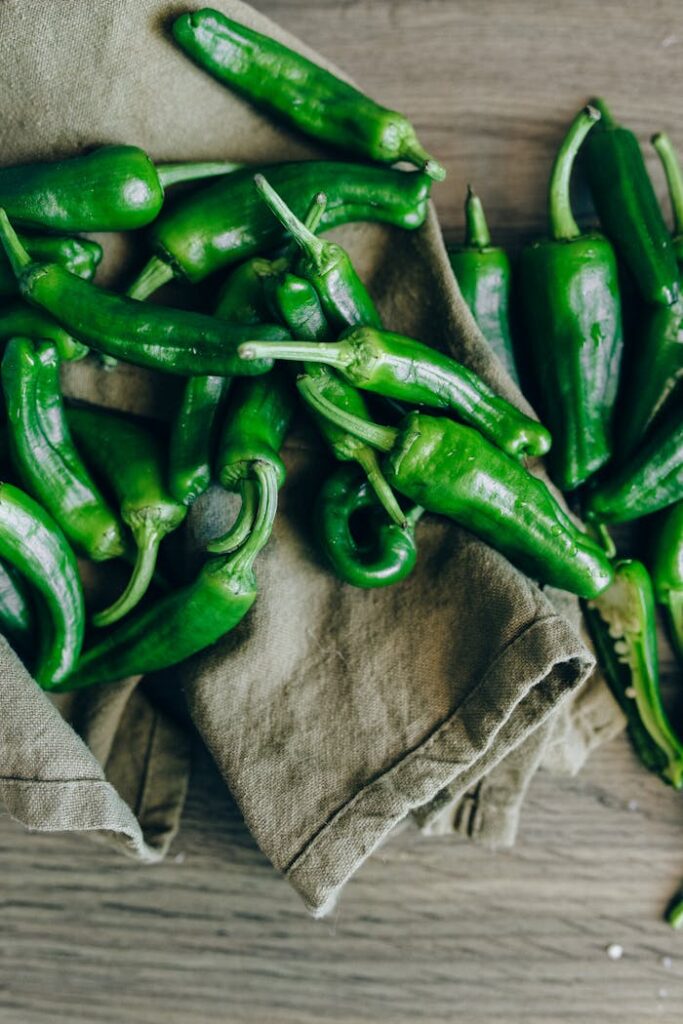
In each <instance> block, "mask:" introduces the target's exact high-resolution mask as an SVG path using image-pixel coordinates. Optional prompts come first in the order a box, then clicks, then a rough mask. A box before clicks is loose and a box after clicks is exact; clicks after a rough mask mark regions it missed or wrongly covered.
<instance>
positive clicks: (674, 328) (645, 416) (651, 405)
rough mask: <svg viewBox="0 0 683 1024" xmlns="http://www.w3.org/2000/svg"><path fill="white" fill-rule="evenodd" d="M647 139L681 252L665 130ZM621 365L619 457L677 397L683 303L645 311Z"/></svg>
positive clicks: (682, 188) (680, 206)
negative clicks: (663, 179) (656, 158)
mask: <svg viewBox="0 0 683 1024" xmlns="http://www.w3.org/2000/svg"><path fill="white" fill-rule="evenodd" d="M652 141H653V143H654V146H655V149H656V150H657V153H658V154H659V157H660V159H661V161H662V164H663V166H664V171H665V174H666V178H667V183H668V186H669V195H670V197H671V205H672V207H673V210H674V223H675V231H676V235H675V236H674V239H673V241H674V251H680V249H681V245H682V243H681V238H680V232H681V228H682V227H683V223H682V220H681V218H683V176H682V175H681V168H680V165H679V163H678V160H677V157H676V154H675V152H674V149H673V147H672V145H671V142H670V141H669V139H668V138H667V136H666V135H655V136H653V140H652ZM679 271H680V268H679ZM624 370H625V376H624V381H623V383H622V385H621V387H620V400H621V404H622V413H623V415H622V417H621V421H622V422H620V427H619V449H620V455H621V457H622V458H624V457H628V456H629V455H630V454H632V453H633V452H634V451H635V450H636V448H637V447H638V444H639V443H640V442H641V441H642V439H643V438H644V437H645V435H646V434H647V431H648V429H649V428H650V426H651V425H652V424H653V422H654V421H655V419H656V418H657V417H658V416H660V415H661V414H662V412H663V410H664V409H665V407H666V406H667V405H673V403H674V402H676V401H679V400H680V399H681V397H682V396H681V394H680V381H681V378H682V377H683V302H681V301H678V302H674V303H673V304H672V305H670V306H657V307H656V308H651V307H648V308H647V309H646V310H644V312H643V323H642V324H641V325H640V326H639V329H638V334H637V338H635V339H634V343H633V345H632V346H631V348H630V350H629V359H628V362H627V363H626V365H625V367H624Z"/></svg>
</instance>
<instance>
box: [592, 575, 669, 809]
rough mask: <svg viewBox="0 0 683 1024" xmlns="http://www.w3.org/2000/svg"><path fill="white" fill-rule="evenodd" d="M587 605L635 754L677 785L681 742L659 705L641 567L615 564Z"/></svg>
mask: <svg viewBox="0 0 683 1024" xmlns="http://www.w3.org/2000/svg"><path fill="white" fill-rule="evenodd" d="M588 609H589V616H588V621H589V625H590V629H591V634H592V635H593V637H594V639H595V641H596V647H597V649H598V654H599V655H600V656H601V657H600V660H601V664H602V665H603V667H605V669H606V675H607V679H608V682H609V683H610V687H611V689H612V692H613V693H614V695H615V697H616V699H617V701H618V702H619V704H620V705H621V707H622V708H623V710H624V712H625V713H626V717H627V720H628V722H629V730H630V731H631V735H632V738H633V741H634V745H635V746H636V749H637V751H638V753H639V755H640V756H641V758H642V759H643V760H644V763H645V765H646V766H647V767H648V768H649V769H650V770H651V771H657V772H658V773H660V774H661V775H662V776H663V777H664V778H665V779H666V780H667V781H668V782H670V783H671V785H673V786H674V787H675V788H676V789H681V788H683V742H681V740H680V739H679V738H678V736H677V735H676V733H675V731H674V729H673V728H672V726H671V723H670V722H669V719H668V717H667V714H666V711H665V710H664V706H663V704H662V699H661V694H660V690H659V665H658V659H657V620H656V616H655V600H654V592H653V589H652V581H651V579H650V576H649V574H648V571H647V569H646V568H645V566H644V565H643V564H642V563H641V562H636V561H633V560H631V559H629V560H623V561H620V562H617V563H616V565H615V566H614V582H613V583H612V585H611V587H609V588H608V589H607V590H605V591H604V592H603V593H602V594H600V595H599V596H598V597H596V598H594V599H593V600H592V601H590V602H589V604H588ZM610 648H611V652H610ZM653 745H654V749H653Z"/></svg>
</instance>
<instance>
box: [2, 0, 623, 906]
mask: <svg viewBox="0 0 683 1024" xmlns="http://www.w3.org/2000/svg"><path fill="white" fill-rule="evenodd" d="M200 6H201V4H194V3H189V4H188V3H187V2H184V0H181V2H169V0H99V3H97V4H92V3H91V2H89V0H60V2H59V4H46V3H44V0H3V3H2V4H0V55H1V56H2V60H1V61H0V68H1V69H2V71H1V72H0V74H1V75H2V83H3V89H2V91H1V92H0V110H1V113H2V117H1V118H0V136H1V138H2V146H1V147H0V160H1V161H2V162H4V163H7V164H9V163H16V162H18V161H23V160H30V159H35V158H51V157H54V156H63V155H68V154H73V153H76V152H78V151H80V150H81V149H82V148H83V147H88V146H92V145H95V144H101V143H105V142H127V143H133V144H137V145H139V146H142V147H143V148H145V149H146V150H147V151H148V152H149V153H150V154H151V155H152V157H153V158H154V159H156V160H180V159H199V158H204V159H210V158H216V159H221V158H223V159H231V160H235V161H247V162H254V163H258V162H259V161H264V160H268V161H273V160H279V159H298V158H307V157H312V156H317V157H320V156H325V155H329V151H328V152H327V153H323V152H322V151H318V150H316V148H315V147H314V146H313V145H312V144H311V143H310V142H308V141H307V140H305V139H303V138H302V137H299V136H295V134H294V133H293V132H290V131H288V130H286V129H283V128H282V127H279V126H276V125H275V124H273V123H271V122H270V121H269V120H268V118H267V117H266V116H264V115H262V114H259V113H257V112H256V111H254V110H253V109H251V108H250V107H249V105H248V104H246V103H244V102H243V101H241V100H239V99H237V98H236V97H234V96H232V95H231V94H230V93H229V92H228V91H227V90H225V89H224V88H223V87H222V86H220V85H219V84H218V83H217V82H215V81H213V80H212V79H211V78H209V77H208V76H207V75H206V74H204V73H203V72H202V71H201V70H200V69H199V68H197V67H196V66H194V65H193V64H192V63H191V62H190V61H189V60H187V59H186V58H185V57H184V56H183V55H182V54H181V53H180V52H179V51H178V50H176V49H175V47H174V46H173V44H172V42H171V40H170V37H169V33H168V22H169V18H170V17H171V16H172V15H173V14H177V13H179V12H181V11H183V10H186V9H188V8H195V7H200ZM215 6H216V7H218V8H219V9H221V10H223V11H225V12H226V13H227V14H229V15H231V16H233V17H236V18H237V19H238V20H242V21H245V22H246V23H248V24H250V25H252V26H254V27H255V28H258V29H260V30H262V31H265V32H268V33H270V34H273V35H275V36H277V37H278V38H280V39H282V40H283V41H285V42H286V43H288V44H289V45H291V46H293V47H294V48H296V49H299V50H301V51H302V52H304V53H306V54H308V55H309V56H313V57H315V56H316V55H315V54H314V53H312V51H310V50H309V49H308V48H306V47H305V46H304V45H303V44H302V43H300V42H299V41H298V40H295V39H293V38H292V37H291V36H289V35H287V33H286V32H284V31H283V30H281V29H280V28H278V27H277V26H275V25H273V24H272V23H271V22H269V21H268V20H267V19H266V18H264V17H263V16H262V15H260V14H258V13H257V12H256V11H254V10H253V9H251V8H249V7H247V6H246V5H244V4H241V3H239V2H237V0H216V2H215ZM317 59H320V58H317ZM328 66H329V65H328ZM437 187H438V186H437ZM335 237H338V238H339V239H340V240H341V241H342V243H343V244H344V245H345V246H347V248H348V249H349V251H350V252H351V254H352V256H353V258H354V260H355V262H356V264H357V266H358V267H359V270H360V271H361V273H362V275H363V277H364V279H365V280H366V281H367V283H368V286H369V289H370V291H371V293H372V294H373V296H374V297H375V299H376V300H377V302H378V305H379V308H380V310H381V313H382V316H383V318H384V322H385V324H386V326H387V328H389V329H393V330H397V331H400V332H402V333H405V334H409V335H413V336H415V337H417V338H420V339H421V340H423V341H425V342H428V343H429V344H432V345H434V346H437V347H439V348H442V349H444V350H446V351H450V352H451V353H452V354H454V355H455V356H456V357H457V358H459V359H461V360H462V361H463V362H465V363H466V364H467V365H469V366H470V367H472V368H473V369H475V370H476V371H477V372H479V373H480V374H481V375H482V376H483V377H484V378H485V379H486V380H487V381H488V382H489V383H490V384H491V385H492V386H493V387H495V388H496V389H497V390H498V391H499V392H500V393H501V394H504V395H505V396H506V397H508V398H509V399H510V400H511V401H513V402H515V403H516V404H517V405H519V406H520V407H521V408H524V409H527V408H528V407H527V406H526V403H525V402H524V400H523V399H522V398H521V396H520V395H519V393H518V392H517V390H516V388H515V386H514V384H513V383H512V381H511V380H510V379H509V378H508V377H507V375H506V374H505V372H504V370H503V369H502V367H501V366H500V365H499V364H498V362H497V361H496V360H495V358H494V357H493V356H492V354H491V353H490V352H489V350H488V348H487V346H486V345H485V343H484V341H483V339H482V337H481V335H480V333H479V331H478V329H477V328H476V325H475V324H474V321H473V320H472V317H471V316H470V314H469V311H468V310H467V308H466V306H465V304H464V303H463V301H462V298H461V296H460V293H459V291H458V288H457V286H456V284H455V282H454V280H453V276H452V274H451V271H450V268H449V265H448V262H447V258H446V253H445V250H444V247H443V243H442V240H441V234H440V230H439V226H438V223H437V220H436V216H435V213H434V211H433V210H431V211H430V214H429V217H428V220H427V223H426V224H425V226H424V227H423V228H422V229H420V230H419V231H417V232H412V233H408V232H400V231H398V230H396V229H391V228H388V227H386V226H378V225H365V224H362V225H350V226H348V227H345V228H342V229H339V230H338V231H337V232H335ZM143 238H144V235H143V234H142V233H140V234H138V235H137V236H136V237H135V239H134V240H131V239H129V238H127V239H125V240H122V239H121V238H116V237H109V236H99V239H100V241H102V242H103V244H104V245H105V249H106V257H105V261H104V265H103V268H102V271H101V273H100V276H99V280H101V281H104V282H105V283H109V284H115V285H117V286H120V285H122V284H124V283H125V282H126V281H127V280H129V279H130V277H131V275H132V274H134V273H135V272H136V271H137V269H139V267H140V266H141V263H142V262H143V261H144V259H145V258H146V257H145V256H144V255H143V250H144V242H143ZM204 292H205V293H206V297H207V302H208V303H209V304H210V301H211V295H212V293H213V287H212V284H211V282H209V283H207V285H206V287H205V288H204ZM167 294H168V299H167V301H173V293H167ZM63 385H64V389H65V392H66V393H67V395H70V396H72V397H76V398H78V399H82V400H86V401H90V402H93V403H96V404H100V405H106V406H109V407H114V408H120V409H123V410H125V411H127V412H130V413H136V414H142V415H146V416H153V417H157V418H160V419H168V418H169V417H170V415H172V411H173V407H174V403H175V401H176V400H177V396H178V393H179V382H178V381H177V380H170V379H168V378H162V377H160V376H159V375H157V374H155V373H152V372H149V371H143V370H139V369H136V368H134V367H129V366H125V365H119V367H118V368H117V369H116V370H115V371H113V372H104V371H103V370H102V369H101V367H100V365H99V363H98V362H97V360H96V359H94V358H91V359H88V360H86V361H85V362H83V363H79V364H74V365H72V366H67V367H65V368H64V369H63ZM284 455H285V461H286V464H287V467H288V479H287V482H286V484H285V487H284V489H283V492H282V495H281V509H280V514H279V516H278V520H277V523H276V528H275V532H274V536H273V539H272V541H271V543H270V544H269V546H268V548H267V549H266V551H265V552H264V554H263V555H262V556H261V557H260V559H259V561H258V564H257V575H258V579H259V584H260V587H261V594H260V597H259V599H258V601H257V603H256V605H255V606H254V608H253V610H252V612H251V613H250V614H249V615H248V616H247V618H246V619H245V620H244V622H243V623H242V624H241V625H240V626H239V627H238V628H237V629H236V630H235V631H234V632H233V633H232V634H230V635H229V636H226V637H225V638H224V640H223V641H222V642H220V643H219V644H217V645H216V646H215V647H214V648H212V649H211V650H210V651H207V652H204V653H203V654H201V655H198V656H196V657H195V658H193V659H191V660H190V661H189V662H187V663H186V664H184V665H182V666H179V667H178V668H175V669H172V670H168V671H167V672H166V673H164V677H163V686H162V685H159V680H158V679H157V680H155V679H154V678H151V679H148V680H142V682H140V680H139V679H137V678H135V679H130V680H125V681H123V682H121V683H119V684H115V685H113V686H106V687H102V688H95V689H93V690H90V691H85V692H83V693H79V694H78V695H77V696H75V697H73V698H71V699H61V700H59V701H56V702H51V701H50V699H49V698H48V697H47V696H46V695H45V694H43V693H42V692H41V691H40V690H39V689H38V688H37V687H36V685H35V684H34V683H33V681H32V680H31V678H30V676H28V674H27V673H26V671H25V669H24V668H23V667H22V665H21V664H20V662H18V660H17V658H16V657H15V656H14V654H13V652H12V651H11V650H10V649H9V648H8V647H7V645H6V644H4V645H3V646H2V647H0V797H2V799H3V801H4V803H5V804H6V806H7V808H8V810H9V812H10V813H11V814H12V815H13V816H14V817H15V818H17V819H18V820H19V821H21V822H23V823H24V824H25V825H26V826H27V827H29V828H30V829H35V830H43V831H54V830H61V831H83V832H85V833H86V834H88V835H91V836H94V837H96V838H99V839H101V840H103V841H105V842H109V843H112V844H114V845H116V846H117V847H119V848H121V849H123V850H124V851H125V852H127V853H129V854H131V855H132V856H135V857H138V858H139V859H140V860H142V861H153V860H155V859H158V858H159V857H160V856H163V854H164V852H165V850H166V849H167V847H168V844H169V842H170V840H171V838H172V836H173V834H174V833H175V830H176V829H177V825H178V819H179V816H180V812H181V809H182V804H183V799H184V795H185V791H186V787H187V778H188V771H189V746H190V736H191V732H192V730H191V727H190V726H189V725H188V723H187V722H184V721H183V715H182V713H181V714H178V713H177V710H178V708H177V705H178V701H179V700H181V699H183V698H184V699H185V701H186V703H187V710H188V711H189V716H191V719H192V721H193V722H194V726H195V727H196V730H197V733H198V735H199V736H200V737H201V739H202V740H203V742H204V743H206V745H207V746H208V748H209V750H210V751H211V753H212V755H213V757H214V758H215V761H216V764H217V765H218V767H219V769H220V771H221V773H222V775H223V777H224V779H225V781H226V784H227V785H228V786H229V787H230V789H231V791H232V793H233V795H234V797H235V799H236V800H237V802H238V804H239V806H240V808H241V810H242V812H243V814H244V817H245V820H246V822H247V824H248V826H249V828H250V829H251V831H252V833H253V835H254V837H255V839H256V841H257V842H258V843H259V845H260V846H261V848H262V849H263V851H264V852H265V853H266V855H267V856H268V857H269V858H270V859H271V861H272V863H273V864H274V866H275V867H276V868H277V869H278V870H279V871H281V872H283V873H284V874H285V875H286V877H287V878H288V879H289V881H290V882H291V884H292V885H293V886H294V888H295V889H296V890H297V891H298V892H299V893H300V895H301V897H302V899H303V901H304V903H305V904H306V906H307V907H308V908H309V910H310V911H311V912H312V913H314V914H316V915H321V914H324V913H326V912H327V911H328V910H329V909H330V907H331V906H332V905H333V904H334V901H335V899H336V897H337V895H338V893H339V891H340V889H341V887H342V886H343V885H344V883H345V882H346V880H347V879H348V878H349V877H350V876H351V875H352V874H353V872H354V871H355V870H356V869H357V868H358V866H359V865H360V864H361V863H362V861H363V860H364V859H365V858H366V857H367V856H368V855H369V854H370V853H371V852H372V850H373V849H375V848H376V847H377V845H378V844H380V843H381V842H383V841H384V840H385V839H386V838H387V837H388V836H389V835H390V834H391V832H392V831H393V830H394V829H395V828H396V827H397V826H398V825H399V824H400V823H401V822H403V821H405V820H406V818H407V816H409V815H411V814H413V815H414V816H415V818H416V819H417V821H418V824H419V825H420V827H421V828H422V829H423V830H424V831H425V833H443V832H444V831H455V832H457V833H459V834H461V835H468V836H469V837H470V838H473V839H476V840H479V841H482V842H487V843H489V845H494V846H495V845H508V844H509V843H511V842H512V841H513V840H514V835H515V831H516V828H517V821H518V816H519V809H520V806H521V803H522V801H523V797H524V794H525V792H526V789H527V787H528V784H529V782H530V780H531V777H532V776H533V773H534V772H535V770H536V768H537V767H538V765H539V763H540V761H541V760H542V758H543V757H549V754H548V751H549V749H550V746H551V741H552V744H553V747H554V750H555V755H554V763H555V765H557V764H558V763H559V762H560V761H561V757H559V756H558V750H561V749H567V748H568V747H569V746H571V748H572V755H571V758H570V760H571V764H572V766H573V767H576V766H577V765H578V764H579V763H580V762H581V761H582V759H583V757H585V754H586V752H587V751H588V750H589V749H590V747H591V746H592V745H593V744H594V743H595V742H596V741H597V740H596V737H598V738H604V736H606V735H607V734H608V733H610V730H612V731H613V729H614V728H618V727H619V723H620V716H619V712H618V710H617V709H616V706H615V705H614V704H613V702H612V701H611V698H610V697H609V695H608V694H607V691H606V689H605V687H604V684H603V683H602V682H601V681H600V680H599V679H597V680H596V677H595V676H593V678H592V682H591V683H589V684H588V683H586V681H587V680H588V678H589V676H590V674H591V671H592V669H593V665H594V662H593V658H592V655H591V654H590V652H589V651H588V649H587V648H586V646H585V644H584V643H583V641H582V640H581V638H580V636H579V634H578V631H577V626H576V623H574V624H572V623H571V622H570V621H569V619H568V618H567V615H566V614H564V613H558V611H557V610H556V609H555V607H554V606H553V604H551V602H550V601H549V600H548V597H547V596H546V595H545V594H544V593H543V592H542V591H541V590H540V589H539V588H538V587H537V586H536V585H535V584H534V583H533V582H531V581H529V580H528V579H526V578H525V577H524V576H523V575H522V574H521V573H519V572H518V571H517V570H516V569H514V568H513V567H512V566H511V565H510V563H509V562H507V561H506V559H505V558H503V557H502V556H501V555H499V554H498V553H496V552H495V551H493V550H491V549H490V548H488V547H487V546H486V545H484V544H482V543H481V542H479V541H478V540H476V539H475V538H474V537H473V536H472V535H470V534H469V533H467V531H465V530H462V529H460V528H458V527H457V526H455V525H454V524H450V523H448V522H445V521H443V520H438V519H436V518H433V517H429V516H426V517H425V518H424V520H423V521H422V522H421V524H420V526H419V528H418V542H419V548H420V558H419V562H418V566H417V569H416V570H415V572H414V574H413V575H412V576H411V577H410V578H409V579H407V580H406V581H404V582H403V583H402V584H400V585H398V586H395V587H391V588H388V589H386V590H378V591H368V592H361V591H358V590H355V589H353V588H351V587H348V586H346V585H344V584H341V583H340V582H338V581H337V580H336V579H334V578H333V577H332V576H331V575H330V573H329V572H328V571H327V570H326V569H325V568H324V566H323V565H322V564H321V561H320V559H319V557H318V555H317V553H316V551H315V549H314V547H313V545H312V542H311V527H310V509H311V504H312V501H313V500H314V497H315V491H316V488H317V487H318V486H319V483H320V479H321V473H322V472H323V471H324V469H325V466H326V465H327V464H329V456H328V454H327V453H326V452H325V451H324V450H323V449H322V448H321V446H320V442H319V441H318V440H317V438H316V437H315V435H314V434H313V433H312V431H311V428H310V425H309V424H308V423H307V421H306V420H305V418H304V417H301V418H300V421H299V422H298V423H297V425H296V427H295V429H294V431H293V434H292V436H291V437H290V439H289V441H288V442H287V445H286V447H285V453H284ZM321 464H322V465H321ZM535 471H537V472H542V469H541V467H539V466H536V467H535ZM234 510H235V501H234V499H233V498H231V497H229V496H226V495H225V494H224V493H223V492H221V491H220V489H218V488H212V490H211V491H210V492H209V493H208V494H207V495H205V496H204V497H203V498H202V499H201V500H200V501H199V502H197V504H196V505H195V507H194V508H193V509H192V512H191V515H190V516H189V518H188V523H187V527H186V528H185V532H184V536H183V538H182V540H180V541H179V540H178V539H177V538H173V541H172V543H175V544H176V549H179V550H180V555H178V557H180V558H184V560H185V562H186V568H187V569H188V571H189V570H191V569H192V567H195V568H196V565H197V564H198V561H199V557H200V551H201V548H202V546H203V544H204V543H205V542H206V541H207V540H208V539H210V538H211V537H214V536H215V535H216V534H217V533H219V532H220V531H222V530H223V529H224V528H225V526H226V524H227V523H228V521H229V518H230V515H231V514H234ZM99 571H100V573H104V574H105V577H106V574H107V573H109V572H111V573H113V572H114V571H115V570H114V569H111V570H110V569H108V568H107V567H103V568H102V567H101V568H100V570H99ZM105 583H106V579H105ZM570 600H571V604H572V607H573V610H574V613H575V612H576V608H577V604H576V601H574V600H573V599H570ZM577 693H579V694H581V701H582V710H581V713H580V714H579V715H578V719H577V716H574V715H573V713H572V708H573V707H575V706H577V702H576V701H575V699H574V698H575V696H576V694H577ZM160 694H166V696H167V697H168V695H169V694H171V695H172V699H171V700H170V701H169V700H165V699H162V700H161V701H160V700H159V695H160ZM174 702H175V705H176V706H175V711H174V709H173V708H172V707H171V705H173V704H174ZM596 707H598V708H599V714H593V712H592V711H591V709H595V708H596ZM591 715H593V717H591ZM577 720H579V721H580V728H579V726H577V724H576V721H577ZM598 722H599V727H598ZM549 759H550V760H551V761H552V760H553V759H552V758H550V757H549Z"/></svg>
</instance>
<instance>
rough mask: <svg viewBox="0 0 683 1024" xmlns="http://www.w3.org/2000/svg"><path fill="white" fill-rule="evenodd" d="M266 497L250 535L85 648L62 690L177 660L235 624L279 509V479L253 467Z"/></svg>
mask: <svg viewBox="0 0 683 1024" xmlns="http://www.w3.org/2000/svg"><path fill="white" fill-rule="evenodd" d="M253 471H254V475H255V477H256V480H257V481H258V486H259V488H260V491H261V495H262V501H261V503H260V505H259V512H258V515H257V517H256V522H255V523H254V527H253V529H252V531H251V533H250V535H249V538H248V540H247V541H246V543H245V544H243V545H242V547H241V548H240V549H239V551H237V552H234V553H233V554H232V555H230V556H229V557H226V558H212V559H210V560H209V561H208V562H207V563H206V564H205V565H204V567H203V568H202V570H201V571H200V573H199V575H198V576H197V578H196V579H195V580H194V581H193V582H192V583H190V584H189V586H186V587H182V588H181V589H180V590H174V591H171V592H170V593H168V594H166V595H165V596H164V597H162V598H161V599H160V600H159V601H157V602H156V603H155V604H153V605H152V606H151V607H150V608H148V609H146V610H144V611H138V612H137V613H136V614H135V615H133V616H131V617H130V618H129V619H127V620H126V621H125V622H122V623H120V624H119V625H118V626H117V627H116V628H115V629H113V630H111V631H110V632H109V633H108V635H107V636H106V637H105V638H104V639H103V640H101V641H100V642H99V643H98V644H96V645H95V646H93V647H91V648H90V649H89V650H86V651H85V653H84V654H83V657H82V658H81V660H80V662H79V664H78V666H77V668H76V671H75V672H74V673H73V674H72V675H71V676H70V677H69V678H68V679H67V680H66V682H65V683H63V684H62V685H61V686H60V687H59V689H60V690H77V689H81V688H83V687H85V686H92V685H93V684H94V683H106V682H111V681H113V680H115V679H123V678H124V677H126V676H130V675H138V674H140V673H145V672H155V671H157V670H159V669H162V668H169V667H170V666H171V665H177V664H178V663H179V662H181V661H184V660H185V659H186V658H189V657H190V656H191V655H193V654H196V653H197V652H198V651H201V650H204V648H206V647H209V646H210V645H211V644H214V643H216V641H218V640H220V639H221V637H222V636H224V635H225V634H226V633H229V632H230V630H231V629H234V628H235V626H237V625H238V624H239V623H240V622H241V621H242V619H243V618H244V616H245V615H246V614H247V612H248V611H249V609H250V608H251V606H252V605H253V603H254V601H255V600H256V596H257V588H256V578H255V576H254V571H253V563H254V560H255V558H256V556H257V555H258V553H259V551H261V549H262V548H263V547H264V546H265V544H266V543H267V542H268V538H269V537H270V534H271V531H272V527H273V522H274V519H275V512H276V509H277V479H276V476H275V475H274V474H273V473H272V472H271V471H270V467H269V466H267V465H262V464H261V463H256V464H255V465H254V467H253Z"/></svg>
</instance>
